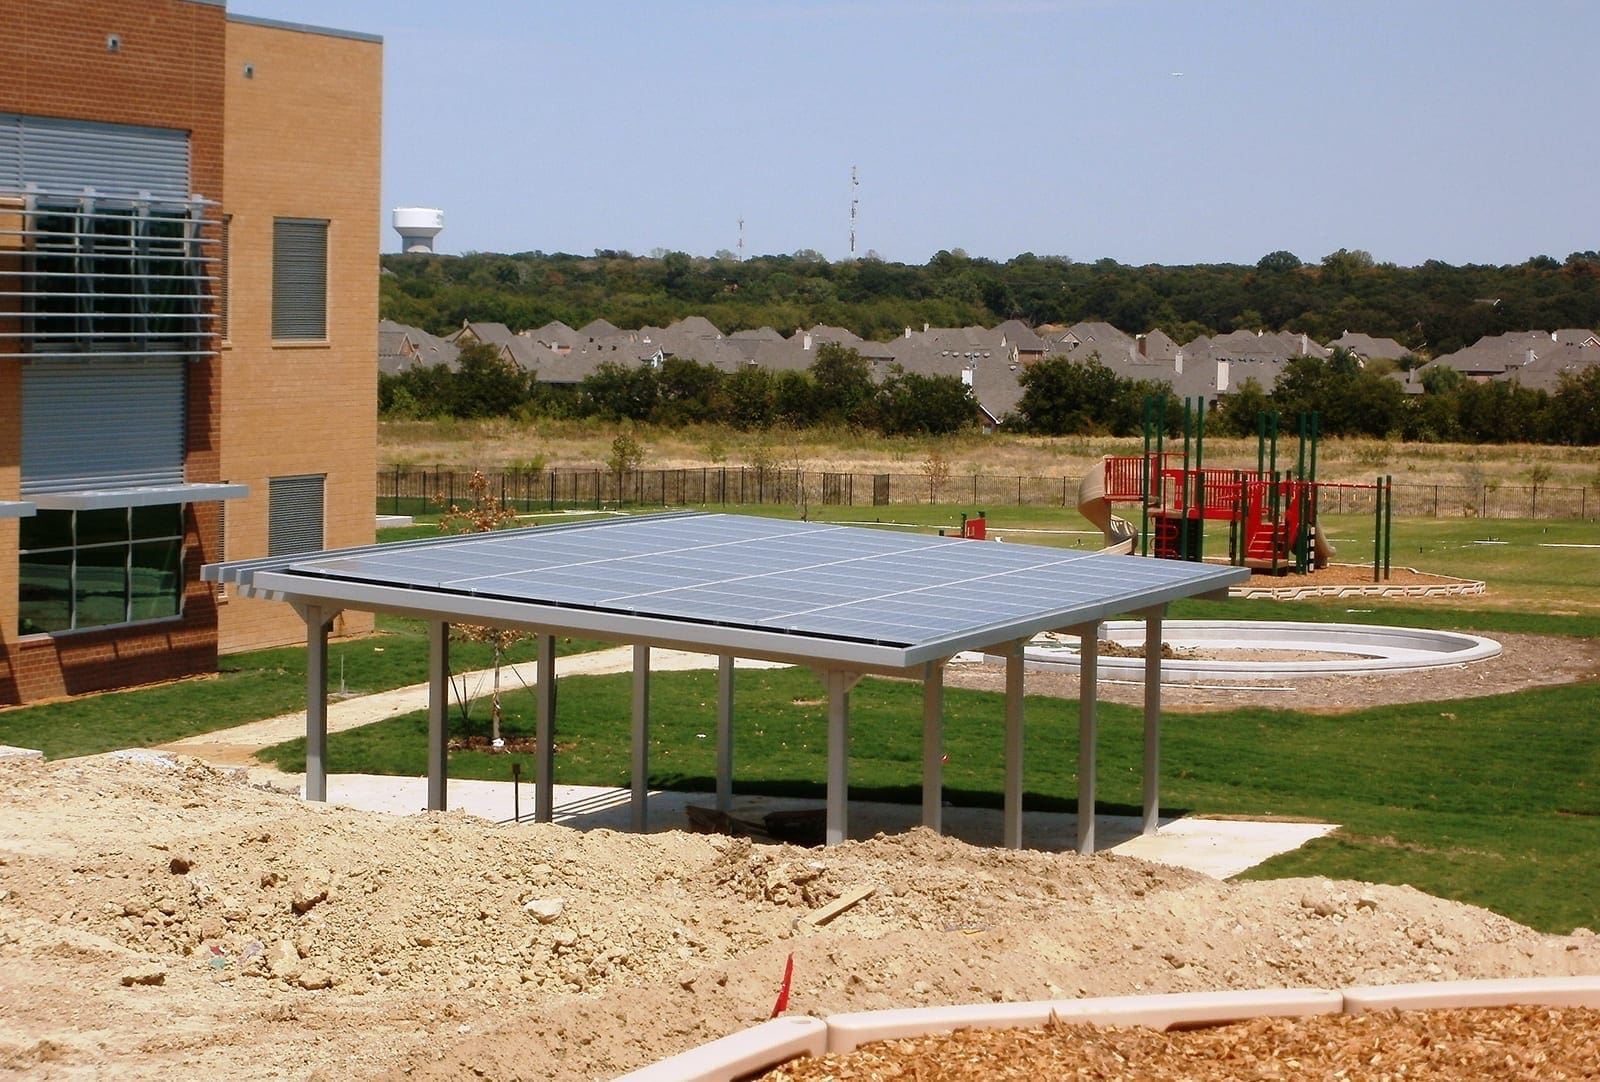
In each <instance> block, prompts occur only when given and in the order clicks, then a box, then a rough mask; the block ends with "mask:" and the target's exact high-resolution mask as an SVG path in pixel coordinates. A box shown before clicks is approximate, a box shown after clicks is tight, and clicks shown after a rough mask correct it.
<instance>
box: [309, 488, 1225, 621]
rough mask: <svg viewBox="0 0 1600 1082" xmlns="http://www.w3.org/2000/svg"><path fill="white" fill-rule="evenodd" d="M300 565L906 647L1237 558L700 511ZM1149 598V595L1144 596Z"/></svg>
mask: <svg viewBox="0 0 1600 1082" xmlns="http://www.w3.org/2000/svg"><path fill="white" fill-rule="evenodd" d="M291 572H292V573H293V574H295V575H297V576H313V577H319V578H330V579H338V580H342V581H346V582H358V583H367V584H374V585H383V586H396V587H404V588H410V589H421V590H426V591H432V592H440V593H446V594H455V595H461V596H471V597H483V598H494V599H499V600H505V601H514V602H529V603H537V604H542V605H551V606H557V607H564V608H576V609H588V610H594V611H599V612H610V613H619V614H627V615H630V616H648V617H657V618H665V619H671V620H676V621H681V622H685V623H701V624H715V625H722V626H729V627H740V628H750V629H757V630H762V631H778V632H784V633H791V634H799V635H808V636H817V637H825V638H834V639H841V640H847V641H853V642H862V643H874V644H881V645H890V646H898V647H909V646H914V645H917V644H926V643H931V642H938V641H941V640H945V639H948V638H951V637H952V636H956V635H962V634H970V633H972V632H973V631H975V630H977V629H981V628H986V627H994V626H1005V625H1010V624H1013V623H1025V622H1028V621H1037V620H1039V619H1040V618H1044V617H1058V618H1059V619H1060V620H1061V623H1063V624H1065V623H1070V622H1073V620H1072V614H1073V612H1074V611H1084V612H1087V611H1088V610H1090V609H1095V610H1099V609H1104V608H1105V607H1106V606H1107V605H1108V604H1109V605H1111V606H1112V608H1111V610H1110V611H1122V610H1119V609H1117V608H1116V604H1117V603H1118V602H1119V601H1122V600H1132V601H1135V602H1137V601H1138V600H1139V599H1141V598H1143V597H1146V596H1147V595H1148V594H1149V593H1150V592H1152V591H1160V590H1163V589H1165V588H1169V587H1174V586H1186V585H1188V586H1192V588H1185V589H1183V591H1182V592H1183V593H1184V594H1191V593H1198V592H1202V591H1204V590H1206V589H1210V588H1212V585H1209V584H1210V583H1213V581H1214V584H1215V585H1218V586H1220V585H1225V584H1226V583H1227V582H1228V581H1231V580H1232V578H1234V577H1237V572H1235V571H1234V569H1231V568H1217V567H1205V566H1203V565H1198V564H1192V563H1176V562H1172V561H1164V560H1146V559H1137V558H1131V557H1119V556H1104V555H1099V554H1094V553H1089V552H1076V551H1072V550H1067V549H1059V548H1045V547H1042V546H1035V545H1014V544H1002V543H996V542H984V541H967V540H962V539H957V538H943V537H931V536H927V535H921V534H906V533H898V532H891V531H888V530H881V529H872V528H864V527H856V526H835V525H827V524H821V523H811V522H787V521H778V520H772V519H763V518H755V517H749V516H740V515H722V514H708V515H701V514H693V515H671V516H659V517H647V518H622V519H610V520H598V521H594V522H588V523H583V524H580V525H575V526H565V527H554V528H552V527H540V528H533V529H525V530H508V531H500V532H495V533H485V534H472V535H463V536H455V537H446V538H440V539H438V540H436V541H433V540H430V541H426V542H419V543H412V544H408V545H394V546H379V547H378V548H375V549H373V548H369V549H364V550H361V551H359V552H353V553H350V554H347V555H340V554H337V553H332V554H328V555H327V556H324V557H309V558H304V559H300V560H296V561H295V562H294V563H293V565H292V568H291ZM1146 603H1148V602H1146Z"/></svg>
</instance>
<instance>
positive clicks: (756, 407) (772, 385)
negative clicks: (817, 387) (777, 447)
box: [724, 365, 799, 431]
mask: <svg viewBox="0 0 1600 1082" xmlns="http://www.w3.org/2000/svg"><path fill="white" fill-rule="evenodd" d="M796 374H797V375H799V373H796ZM724 390H725V391H726V397H725V406H724V419H725V420H726V421H727V423H728V424H730V425H732V426H733V427H734V428H738V429H742V430H744V431H749V430H751V429H763V428H766V427H767V426H769V425H771V424H772V422H773V421H774V420H775V419H776V418H777V416H778V390H777V382H776V380H775V379H774V378H773V375H772V372H771V371H769V370H768V369H765V368H760V367H757V366H755V365H745V366H744V367H742V368H740V369H739V371H737V372H735V373H733V375H731V376H729V377H728V378H727V381H726V384H725V387H724Z"/></svg>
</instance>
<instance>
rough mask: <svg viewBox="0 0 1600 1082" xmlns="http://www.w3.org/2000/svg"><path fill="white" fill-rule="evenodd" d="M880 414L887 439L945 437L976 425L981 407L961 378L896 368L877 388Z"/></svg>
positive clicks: (881, 428) (880, 428) (882, 429)
mask: <svg viewBox="0 0 1600 1082" xmlns="http://www.w3.org/2000/svg"><path fill="white" fill-rule="evenodd" d="M877 413H878V427H879V430H880V431H882V432H883V434H884V435H886V436H918V435H934V436H945V435H949V434H951V433H953V432H959V431H961V430H962V429H963V428H970V427H971V426H973V425H974V424H976V423H977V417H978V404H977V402H976V401H974V399H973V397H972V389H971V388H970V387H968V386H967V385H966V384H964V383H962V382H961V379H960V377H958V376H923V375H919V374H918V373H916V372H906V371H905V370H904V369H902V368H901V367H900V366H899V365H895V366H894V367H893V368H891V369H890V371H889V377H888V378H887V379H885V380H884V381H883V383H882V384H881V385H880V386H879V387H878V409H877Z"/></svg>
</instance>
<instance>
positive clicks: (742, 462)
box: [378, 420, 1600, 488]
mask: <svg viewBox="0 0 1600 1082" xmlns="http://www.w3.org/2000/svg"><path fill="white" fill-rule="evenodd" d="M621 430H622V429H621V428H620V427H619V426H616V425H605V424H599V423H595V422H590V421H582V422H579V421H549V420H540V421H534V422H531V423H518V422H514V421H509V420H489V421H450V420H446V421H387V422H384V423H382V424H381V425H380V426H379V435H378V439H379V445H378V462H379V464H380V465H381V466H397V465H398V466H404V467H421V466H427V467H434V466H439V467H445V468H456V469H474V468H481V469H497V468H506V467H512V466H520V467H524V468H532V467H558V466H559V467H587V466H599V465H603V464H604V463H605V462H606V460H607V458H608V456H609V455H610V454H611V442H612V440H613V439H615V438H616V436H617V434H618V432H620V431H621ZM630 431H632V432H633V435H634V438H635V439H636V440H637V441H638V443H639V444H640V446H641V447H642V448H643V451H644V459H643V462H642V463H641V465H643V466H645V467H646V468H676V467H684V466H778V467H782V468H786V469H795V468H798V469H803V470H807V471H813V470H832V471H838V472H851V473H907V474H910V473H919V472H922V471H923V469H924V468H925V466H926V464H927V463H928V462H929V459H930V457H932V456H934V455H935V454H937V456H939V457H940V458H942V460H943V462H944V463H945V464H946V465H947V466H948V468H949V476H950V477H951V478H960V477H970V476H972V475H973V474H978V475H980V476H984V477H1002V476H1024V477H1063V476H1065V477H1079V476H1081V475H1082V474H1083V472H1084V471H1085V469H1086V468H1087V467H1088V465H1089V464H1090V463H1091V462H1094V461H1096V460H1097V459H1099V457H1100V456H1101V455H1106V454H1131V453H1137V452H1138V450H1139V448H1140V446H1141V443H1140V441H1139V440H1138V439H1115V438H1112V437H1106V436H1069V437H1062V438H1057V439H1049V438H1044V437H1033V436H1010V435H1000V436H982V435H978V434H976V433H974V434H968V435H963V436H958V437H952V438H940V439H886V438H884V437H881V436H875V435H869V434H863V433H857V432H846V431H838V430H834V431H820V430H809V431H794V430H789V429H774V430H769V431H765V432H738V431H734V430H732V429H727V428H720V427H715V428H714V427H697V428H682V429H665V428H654V427H649V426H645V427H640V428H636V429H631V430H630ZM1168 446H1169V449H1170V448H1174V447H1175V449H1176V450H1179V451H1181V450H1182V440H1181V439H1180V440H1178V441H1177V442H1176V444H1175V445H1174V444H1172V443H1169V444H1168ZM1296 453H1297V452H1296V441H1295V440H1294V438H1293V437H1292V436H1290V437H1288V438H1280V440H1279V445H1278V454H1279V458H1278V466H1279V468H1280V469H1282V468H1286V467H1290V466H1293V465H1294V464H1295V455H1296ZM1205 459H1206V464H1207V465H1211V466H1218V467H1222V466H1235V467H1239V468H1253V467H1254V465H1255V462H1256V441H1255V440H1253V439H1250V440H1240V439H1220V438H1217V437H1209V436H1208V437H1207V438H1206V441H1205ZM1379 474H1389V475H1392V476H1393V478H1394V480H1395V482H1396V483H1397V484H1417V485H1449V486H1467V487H1474V488H1475V487H1477V486H1479V485H1482V484H1484V483H1488V484H1490V485H1491V486H1492V485H1496V484H1498V485H1503V486H1526V485H1529V484H1533V483H1537V484H1539V485H1540V486H1547V487H1555V488H1562V487H1565V488H1579V487H1582V486H1585V485H1587V486H1590V487H1591V488H1596V487H1600V454H1597V453H1596V449H1595V448H1593V447H1546V446H1536V445H1528V444H1518V445H1508V446H1472V445H1466V444H1404V443H1391V442H1388V441H1383V440H1369V439H1324V440H1323V441H1322V443H1321V446H1320V448H1319V452H1318V461H1317V476H1318V477H1319V478H1320V479H1321V480H1325V481H1338V482H1352V483H1362V482H1371V481H1372V479H1373V478H1374V477H1375V476H1377V475H1379Z"/></svg>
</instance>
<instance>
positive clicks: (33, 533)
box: [19, 511, 72, 552]
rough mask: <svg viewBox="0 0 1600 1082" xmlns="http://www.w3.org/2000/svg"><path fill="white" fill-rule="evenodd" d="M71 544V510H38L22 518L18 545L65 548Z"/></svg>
mask: <svg viewBox="0 0 1600 1082" xmlns="http://www.w3.org/2000/svg"><path fill="white" fill-rule="evenodd" d="M71 544H72V512H71V511H39V512H37V513H36V514H33V515H30V516H29V517H27V518H25V519H23V520H22V536H21V540H20V544H19V547H20V548H21V549H22V551H24V552H26V551H28V550H29V549H57V548H67V547H69V546H70V545H71Z"/></svg>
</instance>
